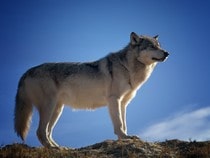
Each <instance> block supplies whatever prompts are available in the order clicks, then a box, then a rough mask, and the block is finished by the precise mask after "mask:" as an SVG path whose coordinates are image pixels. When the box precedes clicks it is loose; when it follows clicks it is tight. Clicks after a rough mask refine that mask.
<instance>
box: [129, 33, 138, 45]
mask: <svg viewBox="0 0 210 158" xmlns="http://www.w3.org/2000/svg"><path fill="white" fill-rule="evenodd" d="M130 40H131V44H132V45H138V44H139V42H140V38H139V36H138V35H137V34H136V33H135V32H131V35H130Z"/></svg>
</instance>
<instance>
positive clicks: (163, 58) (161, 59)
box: [152, 57, 167, 62]
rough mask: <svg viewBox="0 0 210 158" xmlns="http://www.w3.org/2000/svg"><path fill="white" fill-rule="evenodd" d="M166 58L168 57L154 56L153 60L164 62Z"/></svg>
mask: <svg viewBox="0 0 210 158" xmlns="http://www.w3.org/2000/svg"><path fill="white" fill-rule="evenodd" d="M166 58H167V57H162V58H160V59H158V58H152V60H154V61H158V62H162V61H165V60H166Z"/></svg>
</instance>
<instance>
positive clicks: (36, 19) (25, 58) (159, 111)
mask: <svg viewBox="0 0 210 158" xmlns="http://www.w3.org/2000/svg"><path fill="white" fill-rule="evenodd" d="M209 3H210V2H209V1H207V0H203V1H188V0H182V1H175V0H174V1H168V0H160V1H156V0H148V1H145V0H144V1H141V0H136V1H135V0H127V1H126V0H125V1H121V0H106V1H97V0H95V1H93V0H90V1H85V0H84V1H80V0H78V1H71V0H48V1H46V0H33V1H32V0H31V1H29V0H25V1H23V0H20V1H16V0H1V1H0V74H1V75H0V144H9V143H14V142H21V140H20V139H19V138H18V137H17V136H16V134H15V133H14V130H13V111H14V98H15V94H16V89H17V84H18V80H19V78H20V77H21V75H22V74H23V73H24V72H25V71H26V70H27V69H28V68H30V67H32V66H35V65H38V64H41V63H44V62H63V61H81V62H83V61H93V60H97V59H99V58H101V57H103V56H105V55H106V54H108V53H109V52H114V51H118V50H120V49H122V48H123V47H124V46H125V45H127V43H128V42H129V35H130V33H131V32H132V31H134V32H136V33H138V34H144V35H151V36H154V35H156V34H159V41H160V43H161V45H162V47H163V48H164V49H166V50H167V51H169V52H170V56H169V58H168V60H167V61H166V62H165V63H160V64H159V65H158V66H157V67H156V69H155V71H154V73H153V74H152V75H151V78H150V79H149V80H148V82H147V83H146V84H145V85H144V86H143V87H142V88H141V89H140V90H139V91H138V94H137V96H136V97H135V98H134V100H133V101H132V102H131V104H130V105H129V106H128V112H127V124H128V133H129V134H131V135H139V136H140V138H141V139H143V140H145V141H146V140H147V141H159V140H160V141H161V140H165V139H172V138H179V139H183V140H188V139H189V138H190V139H196V140H209V139H210V96H209V94H210V84H209V81H210V62H209V59H210V51H209V48H208V46H209V36H210V29H209V28H210V18H209V15H210V10H209V8H210V4H209ZM34 112H35V113H34V115H33V121H32V124H31V129H30V131H29V135H28V137H27V139H26V143H27V144H29V145H31V146H40V143H39V142H38V139H37V137H36V129H37V126H38V114H37V111H36V110H35V109H34ZM54 139H55V140H56V141H57V142H58V143H59V144H60V145H63V146H70V147H81V146H85V145H90V144H93V143H96V142H100V141H103V140H106V139H116V136H115V135H114V134H113V128H112V125H111V120H110V118H109V114H108V111H107V108H101V109H98V110H95V111H94V112H89V111H72V109H71V108H69V107H66V108H65V109H64V112H63V115H62V116H61V118H60V120H59V122H58V124H57V126H56V127H55V130H54Z"/></svg>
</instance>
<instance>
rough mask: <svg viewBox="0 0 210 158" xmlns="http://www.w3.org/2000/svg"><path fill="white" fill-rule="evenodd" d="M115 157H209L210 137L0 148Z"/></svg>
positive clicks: (7, 156) (3, 155)
mask: <svg viewBox="0 0 210 158" xmlns="http://www.w3.org/2000/svg"><path fill="white" fill-rule="evenodd" d="M60 157H61V158H65V157H66V158H67V157H68V158H71V157H73V158H84V157H87V158H115V157H117V158H118V157H132V158H137V157H164V158H166V157H167V158H168V157H169V158H170V157H180V158H208V157H209V158H210V141H206V142H195V141H194V142H185V141H180V140H170V141H165V142H158V143H149V142H143V141H141V140H139V139H128V140H123V141H114V140H106V141H104V142H101V143H97V144H94V145H91V146H87V147H84V148H80V149H70V148H69V149H67V150H65V149H48V148H44V147H38V148H35V147H29V146H27V145H25V144H12V145H6V146H4V147H1V148H0V158H60Z"/></svg>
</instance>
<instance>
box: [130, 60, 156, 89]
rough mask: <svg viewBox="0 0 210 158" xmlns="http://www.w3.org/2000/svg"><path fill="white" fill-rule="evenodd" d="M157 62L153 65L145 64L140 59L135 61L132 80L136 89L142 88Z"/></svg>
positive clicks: (131, 74) (131, 75) (131, 73)
mask: <svg viewBox="0 0 210 158" xmlns="http://www.w3.org/2000/svg"><path fill="white" fill-rule="evenodd" d="M155 66H156V63H154V64H151V65H144V64H142V63H141V62H139V61H136V62H134V64H133V65H132V68H131V69H130V70H131V72H130V81H131V85H132V87H133V88H134V89H138V88H140V87H141V86H142V85H143V84H144V83H145V82H146V81H147V80H148V79H149V77H150V75H151V74H152V72H153V70H154V68H155Z"/></svg>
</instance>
